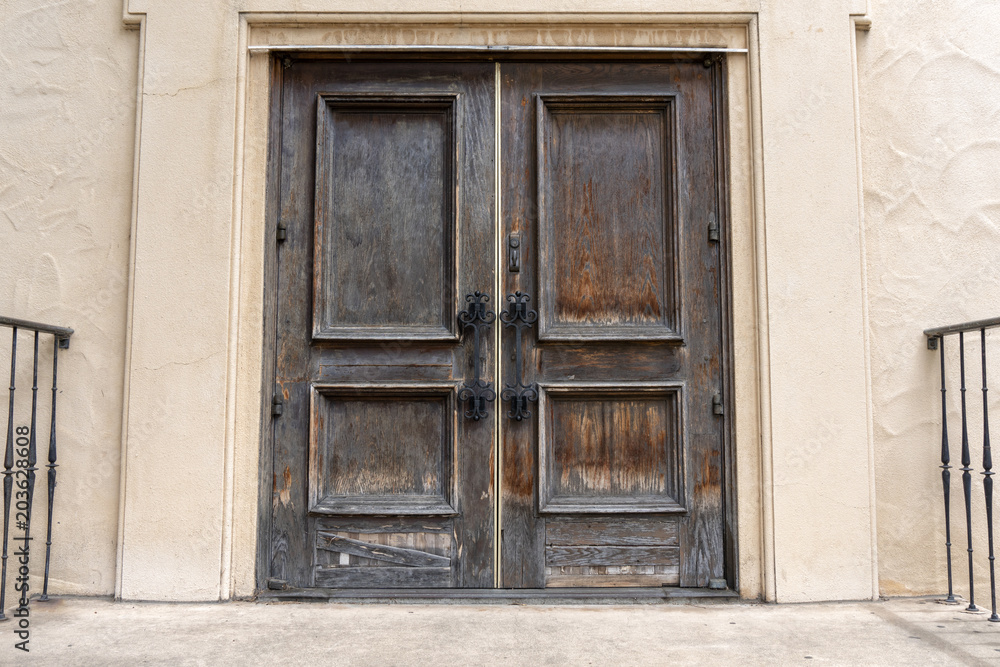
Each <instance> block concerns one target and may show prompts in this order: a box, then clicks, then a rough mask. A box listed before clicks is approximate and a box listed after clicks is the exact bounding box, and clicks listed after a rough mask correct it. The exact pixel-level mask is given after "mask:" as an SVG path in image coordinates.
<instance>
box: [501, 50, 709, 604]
mask: <svg viewBox="0 0 1000 667" xmlns="http://www.w3.org/2000/svg"><path fill="white" fill-rule="evenodd" d="M720 84H721V82H720V79H719V78H718V76H717V74H716V70H715V69H713V68H705V67H704V65H703V64H702V62H701V61H700V60H698V61H695V60H693V59H692V60H685V59H683V58H678V59H677V60H675V61H666V62H659V63H638V62H636V63H614V62H599V61H592V62H576V63H571V62H565V63H555V62H552V63H520V62H509V63H502V64H501V90H500V95H501V107H502V108H501V114H502V120H501V142H502V145H503V147H504V152H503V164H502V166H501V187H502V189H503V199H502V202H503V211H502V214H501V220H502V227H501V229H500V234H501V237H502V238H503V237H506V236H507V235H508V234H510V233H512V232H517V233H519V234H520V236H521V251H522V254H523V257H524V260H523V262H522V269H521V271H520V272H519V273H508V272H503V273H502V274H501V276H502V281H503V283H504V292H506V293H510V292H513V291H515V290H521V291H522V292H525V293H527V294H529V295H531V297H532V299H534V303H537V304H538V310H539V318H540V329H541V331H540V332H539V335H537V336H530V335H529V336H527V337H526V339H525V358H526V359H527V364H526V366H527V368H526V369H525V379H526V381H528V382H538V383H539V384H540V385H541V386H542V387H544V388H546V389H547V390H550V391H551V388H553V387H567V386H572V385H573V384H577V385H579V386H596V385H604V386H606V387H607V388H608V389H607V391H606V392H604V391H603V390H600V389H596V388H595V389H588V390H587V391H590V398H588V403H587V404H586V405H584V404H577V405H576V406H573V405H572V404H571V403H568V404H562V406H561V407H562V408H564V407H569V408H571V409H569V410H565V411H564V412H563V417H564V418H561V419H560V420H559V423H558V425H557V424H556V423H555V422H551V421H549V420H550V418H551V416H550V415H549V413H548V412H547V410H546V409H545V408H544V407H543V406H541V405H540V406H536V407H537V408H538V409H536V410H534V413H535V414H534V415H533V417H532V419H531V421H530V422H521V423H517V424H514V423H508V424H505V429H504V431H503V436H502V437H503V444H502V452H503V456H504V460H503V466H502V468H501V472H502V494H501V498H502V502H503V508H502V511H501V516H502V517H503V521H504V523H503V527H502V528H503V539H502V545H501V572H502V577H503V584H504V586H510V587H526V588H540V587H543V586H554V585H565V586H589V585H595V586H607V585H615V583H616V582H615V581H614V579H615V578H616V577H620V580H619V582H618V583H625V584H629V583H631V585H660V584H670V585H678V584H679V585H681V586H685V587H696V586H707V585H708V583H709V579H712V578H719V577H722V576H723V575H724V570H723V562H724V560H723V556H724V552H723V539H724V519H723V506H722V493H723V489H722V482H721V479H722V468H723V466H725V465H728V464H727V462H726V461H724V460H723V457H722V452H723V445H724V442H725V439H724V433H725V428H726V426H725V419H724V418H723V417H719V416H716V415H714V414H713V413H712V397H713V395H714V394H715V393H716V392H724V391H728V390H727V386H728V385H727V383H728V379H727V374H726V371H725V369H724V366H723V351H724V348H723V319H722V310H723V306H724V304H723V302H722V293H723V282H722V274H721V257H720V244H717V243H711V242H709V240H708V236H707V225H708V221H709V218H710V216H712V215H714V216H716V219H718V220H725V214H724V211H722V210H720V207H721V206H723V205H724V194H720V193H722V188H723V187H724V184H723V183H722V182H721V180H720V179H721V176H720V174H721V173H722V172H721V170H720V169H721V167H720V165H719V164H718V161H719V160H720V158H721V156H722V155H723V153H722V152H721V147H720V143H721V142H722V140H723V138H722V137H721V136H719V135H718V134H717V127H718V124H717V122H718V121H717V119H718V116H719V113H720V112H721V107H722V101H723V100H722V91H721V88H719V86H720ZM635 383H644V384H649V385H651V386H660V387H661V388H662V387H681V388H682V389H681V392H680V394H679V396H680V397H681V399H679V402H678V404H677V413H676V419H672V418H668V417H666V416H662V417H661V416H655V411H654V413H653V414H650V415H649V416H648V417H647V416H645V413H643V415H644V416H643V417H642V418H641V419H640V418H639V414H640V411H639V402H638V401H633V406H632V407H626V403H628V401H625V402H623V401H622V400H621V399H620V398H618V397H617V396H616V395H615V390H614V388H615V387H623V386H628V385H630V384H635ZM602 392H603V395H602ZM727 397H728V394H727ZM616 401H617V402H618V403H617V404H618V406H619V407H618V408H615V409H613V410H612V412H615V411H617V412H618V414H619V415H620V417H619V418H618V419H620V420H624V422H623V423H626V424H630V425H626V426H625V428H624V429H622V428H620V427H619V426H613V427H606V426H604V425H603V421H604V420H605V419H606V417H601V419H598V418H597V412H595V411H597V410H598V407H597V406H598V405H599V404H600V405H602V406H604V407H602V408H601V409H600V411H603V412H604V413H605V414H606V413H607V412H608V409H609V407H610V406H612V405H614V404H615V403H616ZM556 412H557V413H558V410H557V411H556ZM539 414H540V415H541V416H539ZM630 414H631V415H632V417H628V418H626V416H627V415H630ZM663 414H664V415H665V414H666V413H663ZM556 416H557V417H558V414H557V415H556ZM613 421H614V420H613V419H612V422H613ZM674 425H676V427H677V431H676V433H677V436H676V437H677V441H676V442H677V453H676V459H675V460H673V461H672V462H671V464H670V466H666V465H664V463H663V462H664V461H665V459H664V458H663V457H662V456H661V457H660V458H657V456H656V455H655V454H652V453H649V452H646V453H643V454H641V455H639V454H636V452H635V451H634V447H633V445H635V446H638V445H637V443H639V442H640V441H643V440H645V441H646V442H648V443H651V444H652V445H653V446H654V447H655V446H658V445H659V443H661V442H664V440H663V439H662V438H661V437H660V436H658V435H655V434H654V432H653V431H655V430H656V429H659V428H661V427H662V428H663V429H664V430H667V429H671V428H673V427H674ZM546 431H547V432H549V433H557V434H558V435H556V436H555V438H554V440H553V441H552V442H546V440H545V438H546V436H545V432H546ZM540 432H541V434H540ZM622 432H626V433H627V432H631V433H633V434H635V437H634V438H632V442H631V443H622V442H616V437H618V434H620V433H622ZM641 433H647V434H648V437H647V435H642V437H639V434H641ZM540 437H541V438H542V439H541V440H540V439H539V438H540ZM560 438H561V439H562V440H561V441H560ZM668 439H669V438H668ZM553 443H555V445H554V446H555V447H556V449H559V448H561V449H562V453H563V454H564V456H565V461H564V463H561V464H559V465H557V466H550V465H549V463H548V462H547V461H540V460H538V458H537V457H538V454H539V453H540V454H541V455H542V456H543V457H545V456H546V453H547V452H548V451H553V452H554V451H555V450H552V449H548V450H547V449H546V448H547V447H550V448H551V446H552V445H553ZM560 443H561V444H560ZM617 447H621V448H622V452H623V453H624V452H626V451H628V452H629V453H628V455H626V456H622V457H621V458H616V457H615V455H614V454H613V453H612V452H613V449H614V448H617ZM574 457H576V460H574ZM612 461H620V462H621V463H619V465H623V470H631V468H630V466H631V465H633V464H635V465H638V466H639V468H640V469H645V470H646V473H645V476H641V477H630V478H629V479H630V480H631V481H630V482H629V485H631V486H630V488H631V490H632V491H639V492H643V491H644V490H655V494H653V497H656V496H658V497H659V498H660V499H661V500H664V499H665V498H667V497H670V498H672V499H673V500H675V501H676V502H675V503H674V504H673V506H672V508H670V509H672V510H673V512H675V514H672V516H674V517H676V520H677V522H678V523H677V542H676V543H677V544H679V549H678V551H677V553H678V555H679V562H678V563H677V564H676V567H675V566H670V567H675V569H674V570H673V571H671V572H656V571H652V572H645V571H641V572H640V571H632V570H610V571H609V570H601V569H600V568H602V567H605V566H599V565H593V564H591V565H579V566H572V567H580V568H583V569H582V570H580V571H562V570H559V571H557V572H554V571H549V572H547V571H546V569H547V568H546V567H545V546H544V545H545V540H546V528H545V526H546V524H547V523H548V522H556V521H565V518H564V517H566V516H567V515H568V514H569V513H571V512H573V511H577V512H587V511H588V509H589V513H591V514H600V515H601V517H602V518H605V517H606V518H612V517H615V516H616V508H615V507H614V505H615V504H618V505H619V507H620V509H621V511H619V512H617V514H618V516H620V517H622V518H626V517H640V516H642V515H643V514H644V513H645V512H648V513H650V518H651V519H653V518H655V516H656V514H655V513H656V512H658V511H659V512H663V511H667V510H668V508H667V507H666V506H665V503H664V504H660V505H659V506H658V505H657V504H656V503H654V502H648V503H644V502H642V501H643V499H642V498H641V497H638V498H637V497H636V496H634V495H632V496H631V498H630V499H629V500H631V501H632V502H629V500H626V498H628V497H629V493H628V492H626V491H624V490H623V492H622V493H621V494H620V495H617V496H611V494H610V493H609V496H611V497H607V498H604V499H601V498H600V495H599V493H598V489H604V488H607V489H609V490H610V488H611V487H610V482H609V483H608V484H609V485H608V486H605V487H602V486H601V484H598V483H597V482H599V481H600V480H603V479H609V480H610V479H612V478H613V477H614V475H611V469H612V466H611V462H612ZM626 461H627V463H626ZM643 462H645V463H643ZM560 466H562V467H561V468H560V469H559V471H558V474H557V473H556V470H555V469H556V468H559V467H560ZM574 466H575V467H576V470H575V471H574ZM588 467H590V468H591V470H590V471H588V470H587V469H588ZM668 469H672V470H674V471H675V474H676V475H677V478H676V479H677V482H676V486H675V487H673V488H675V489H676V495H677V497H676V498H673V496H671V495H670V493H669V491H667V489H668V488H670V483H669V482H668V481H667V480H664V482H663V484H662V485H661V484H660V479H659V475H660V474H669V473H667V472H666V471H667V470H668ZM654 470H659V471H661V472H656V473H654V472H653V471H654ZM567 471H568V472H569V475H568V476H566V475H565V474H564V473H566V472H567ZM550 473H551V474H550ZM552 475H555V477H553V476H552ZM608 475H611V476H610V477H609V476H608ZM546 477H548V478H547V479H546ZM640 480H641V481H640ZM716 480H718V482H717V481H716ZM602 484H603V482H602ZM539 488H541V489H542V491H543V492H546V490H549V491H553V492H555V495H554V498H556V499H559V498H562V499H563V501H564V504H563V505H562V506H561V507H560V506H558V503H556V504H553V503H552V502H548V503H547V502H546V500H547V499H546V498H544V497H542V498H539V495H538V494H539ZM623 488H624V487H623ZM559 493H564V494H565V495H563V496H560V495H558V494H559ZM600 493H605V491H600ZM595 499H597V500H600V502H595ZM636 500H638V501H639V502H635V501H636ZM643 504H646V507H643V506H642V505H643ZM588 505H589V506H590V507H589V508H588ZM560 510H563V511H562V512H561V511H560ZM661 516H662V515H661ZM595 539H596V538H595ZM635 567H657V566H635ZM549 569H551V568H549ZM566 577H569V578H566ZM636 577H639V578H636ZM637 582H638V583H637Z"/></svg>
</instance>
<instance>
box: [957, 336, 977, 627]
mask: <svg viewBox="0 0 1000 667" xmlns="http://www.w3.org/2000/svg"><path fill="white" fill-rule="evenodd" d="M958 357H959V368H960V372H961V379H962V387H961V392H962V467H961V468H960V470H961V471H962V490H963V491H964V493H965V534H966V536H967V537H968V543H969V548H968V551H969V606H968V607H966V608H965V609H966V611H979V607H977V606H976V580H975V577H974V576H973V572H972V468H971V467H970V464H971V463H972V456H971V455H970V453H969V422H968V419H966V413H965V332H959V334H958Z"/></svg>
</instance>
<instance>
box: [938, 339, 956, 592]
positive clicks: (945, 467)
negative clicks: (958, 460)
mask: <svg viewBox="0 0 1000 667" xmlns="http://www.w3.org/2000/svg"><path fill="white" fill-rule="evenodd" d="M938 349H939V351H940V354H941V486H942V488H943V489H944V547H945V551H946V552H947V555H948V597H947V599H946V600H945V602H950V603H953V604H954V603H957V602H958V601H957V600H956V599H955V590H954V586H953V582H952V575H951V465H949V464H950V462H951V453H950V452H949V451H948V402H947V394H948V389H947V386H946V381H945V377H946V376H945V372H944V336H942V337H941V338H940V339H939V340H938Z"/></svg>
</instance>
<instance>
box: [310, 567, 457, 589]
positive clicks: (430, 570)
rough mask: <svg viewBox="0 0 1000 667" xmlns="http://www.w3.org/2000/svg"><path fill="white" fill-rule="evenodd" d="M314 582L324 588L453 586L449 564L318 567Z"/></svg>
mask: <svg viewBox="0 0 1000 667" xmlns="http://www.w3.org/2000/svg"><path fill="white" fill-rule="evenodd" d="M313 585H315V586H319V587H323V588H395V587H398V588H440V587H446V586H453V585H454V581H453V578H452V569H451V568H450V567H378V568H375V567H330V568H322V567H321V568H317V569H316V573H315V583H314V584H313Z"/></svg>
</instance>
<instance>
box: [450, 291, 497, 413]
mask: <svg viewBox="0 0 1000 667" xmlns="http://www.w3.org/2000/svg"><path fill="white" fill-rule="evenodd" d="M465 300H466V302H467V303H468V304H469V305H468V307H467V308H466V309H465V310H460V311H458V321H459V322H461V323H462V329H463V331H464V330H466V329H469V328H471V329H472V331H473V334H474V335H475V340H474V344H473V348H472V367H473V369H474V375H473V378H472V379H471V380H466V381H465V384H464V385H463V386H462V389H461V390H460V391H459V392H458V400H460V401H468V402H469V409H468V410H466V411H465V416H466V417H467V418H469V419H472V420H473V421H479V420H480V419H485V418H486V417H487V416H489V411H488V410H487V409H486V403H487V402H492V401H494V400H495V399H496V397H497V394H496V392H495V391H493V383H492V382H489V381H487V380H482V379H480V377H479V375H480V372H479V364H480V359H481V349H482V345H481V338H482V336H481V335H480V332H481V331H484V330H486V329H488V328H489V326H490V325H491V324H492V323H493V322H494V320H496V318H497V316H496V313H494V312H493V311H492V310H490V308H489V304H488V302H489V300H490V297H489V296H487V295H486V294H484V293H483V292H480V291H478V290H476V291H475V292H473V293H472V294H466V295H465Z"/></svg>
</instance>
